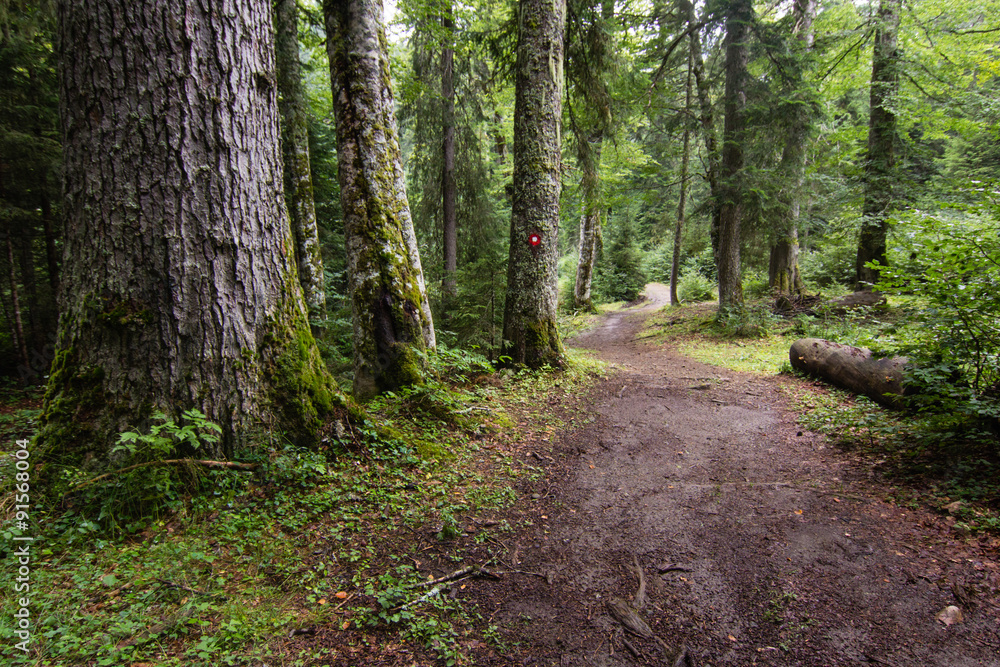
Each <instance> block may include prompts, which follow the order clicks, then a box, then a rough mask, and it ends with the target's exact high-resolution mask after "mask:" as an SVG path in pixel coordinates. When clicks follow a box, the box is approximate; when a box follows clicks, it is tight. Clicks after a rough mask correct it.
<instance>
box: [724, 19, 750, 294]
mask: <svg viewBox="0 0 1000 667" xmlns="http://www.w3.org/2000/svg"><path fill="white" fill-rule="evenodd" d="M752 21H753V3H752V2H750V0H732V2H730V4H729V10H728V15H727V17H726V39H725V45H726V98H725V116H726V117H725V126H724V130H723V145H722V163H721V168H722V174H721V184H720V195H721V197H722V200H721V202H719V250H718V254H717V256H716V264H717V266H718V270H719V310H720V311H723V310H727V309H738V308H742V307H743V283H742V266H741V259H740V241H741V237H742V223H743V220H742V219H743V182H742V181H743V143H744V141H745V134H746V128H745V124H746V123H745V119H744V109H745V107H746V80H747V65H748V62H749V50H748V48H747V43H748V41H749V38H750V25H751V23H752Z"/></svg>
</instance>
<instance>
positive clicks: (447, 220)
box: [441, 2, 458, 311]
mask: <svg viewBox="0 0 1000 667" xmlns="http://www.w3.org/2000/svg"><path fill="white" fill-rule="evenodd" d="M441 24H442V26H443V27H444V30H445V34H446V39H447V42H446V45H445V47H444V49H443V50H442V51H441V97H442V98H443V99H442V102H443V108H442V119H441V121H442V134H443V140H442V146H441V153H442V157H443V158H444V160H443V172H442V174H441V216H442V222H443V224H444V281H443V284H442V287H443V288H444V289H443V293H444V302H445V310H446V311H448V310H450V309H451V307H452V306H453V302H454V300H455V297H456V296H457V295H458V283H457V282H456V272H457V271H458V225H457V217H456V213H457V212H456V209H455V201H456V196H457V193H456V186H455V49H454V48H453V46H452V44H453V43H454V38H453V36H452V33H453V31H454V29H455V21H454V18H453V14H452V6H451V3H450V2H449V3H448V4H447V6H446V8H445V11H444V16H442V17H441Z"/></svg>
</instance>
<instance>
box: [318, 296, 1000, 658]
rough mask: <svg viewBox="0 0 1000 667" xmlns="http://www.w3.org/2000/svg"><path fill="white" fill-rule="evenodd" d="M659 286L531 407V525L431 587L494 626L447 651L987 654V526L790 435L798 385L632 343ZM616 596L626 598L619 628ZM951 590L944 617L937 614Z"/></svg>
mask: <svg viewBox="0 0 1000 667" xmlns="http://www.w3.org/2000/svg"><path fill="white" fill-rule="evenodd" d="M665 290H666V288H665V287H663V286H662V285H652V286H650V287H649V288H648V289H647V296H648V297H649V298H648V300H647V301H646V302H645V303H643V304H641V305H640V306H638V307H633V308H630V309H626V310H623V311H619V312H615V313H611V314H610V315H607V316H605V317H604V319H603V320H602V321H601V323H600V324H599V326H597V327H596V328H594V329H592V330H590V331H589V332H586V333H584V334H582V335H579V336H577V337H576V338H575V339H573V340H571V341H570V345H571V346H574V347H578V348H585V349H589V350H593V351H594V352H595V353H596V354H597V355H598V356H599V357H600V358H601V359H604V360H606V361H608V362H610V363H612V364H614V366H615V367H616V369H617V370H616V371H615V372H614V373H612V374H611V375H609V376H608V377H607V378H606V379H605V380H603V381H601V382H600V383H599V384H598V385H597V386H596V387H594V388H593V390H592V391H591V392H590V393H589V395H585V396H582V397H580V398H579V399H578V400H579V401H580V405H578V406H575V409H574V408H573V406H565V405H549V406H546V405H542V406H539V407H538V409H540V410H555V411H559V410H562V411H565V414H566V415H568V416H567V421H568V427H567V428H566V429H565V430H563V432H561V433H559V434H558V435H557V437H554V438H552V441H551V442H550V443H543V442H539V443H537V448H536V449H535V450H534V451H530V452H527V453H526V455H527V456H529V457H534V458H535V459H537V460H538V461H539V462H541V464H542V465H543V466H544V467H545V475H544V476H543V477H542V478H541V479H540V480H537V481H535V482H533V486H532V487H530V488H525V489H522V492H523V493H526V494H527V497H530V498H531V500H530V501H529V502H528V504H529V505H530V507H528V508H526V509H525V508H523V507H522V508H521V509H518V510H517V511H518V512H522V513H523V514H524V515H525V516H528V517H529V518H530V519H531V520H530V521H524V520H523V519H524V517H521V519H522V520H521V521H520V523H519V524H518V525H521V526H526V527H524V528H522V529H520V530H519V531H517V532H515V533H513V534H509V535H508V536H507V537H506V538H505V542H504V544H503V547H504V551H505V557H504V558H503V559H502V562H501V563H500V564H499V565H498V566H497V568H496V569H498V570H504V571H505V572H504V574H503V576H502V577H500V578H498V579H491V578H486V577H483V578H478V579H474V580H466V582H464V583H462V584H461V585H458V584H456V585H455V586H454V587H453V589H452V591H451V594H452V595H453V596H455V597H457V598H459V599H464V600H465V601H466V603H473V604H474V605H475V606H476V608H477V609H478V614H479V615H480V616H481V617H482V623H483V624H484V625H486V624H488V625H491V626H495V628H498V630H499V633H498V634H499V636H494V637H492V641H490V642H472V643H471V645H468V646H467V647H466V648H467V649H471V651H470V652H471V654H472V655H473V656H474V663H475V664H477V665H601V666H618V665H621V666H624V665H683V664H689V665H699V666H701V667H708V666H710V665H816V666H819V665H823V666H830V665H863V664H872V665H893V666H897V667H909V666H914V665H921V666H930V665H941V666H944V665H948V666H950V667H960V666H967V665H1000V638H998V629H1000V597H998V588H1000V565H998V551H997V543H998V541H997V540H996V539H995V538H991V537H981V538H977V537H966V536H963V535H962V534H961V532H959V531H956V530H953V528H952V526H951V525H950V524H953V523H954V521H953V520H952V521H949V519H948V517H947V516H944V515H942V514H940V513H935V512H932V511H930V510H928V509H925V508H921V507H912V508H907V507H903V506H900V505H897V504H895V503H894V502H892V500H891V499H890V498H891V494H890V493H889V492H888V489H887V486H886V484H885V483H884V482H883V481H881V480H880V479H879V478H878V477H877V476H876V475H875V474H874V473H873V472H872V469H871V467H870V466H869V465H867V464H866V463H863V462H862V461H860V460H858V459H857V458H856V457H853V456H852V455H851V453H850V452H845V451H842V450H839V449H837V448H833V447H831V446H830V445H829V444H828V443H827V440H826V438H825V437H824V436H821V435H818V434H814V433H811V432H808V431H803V429H802V428H801V427H800V426H798V425H797V424H796V414H795V412H794V411H793V406H792V401H791V400H790V396H792V395H794V394H795V393H796V391H802V390H803V389H802V388H803V387H804V386H805V385H807V384H808V383H807V382H806V381H804V380H801V379H798V378H795V377H792V376H787V375H781V376H779V375H772V376H764V375H751V374H744V373H738V372H734V371H730V370H726V369H722V368H719V367H715V366H708V365H703V364H700V363H698V362H695V361H692V360H691V359H688V358H685V357H683V356H680V355H679V354H677V353H676V352H675V351H674V350H672V349H670V347H663V346H659V345H656V344H652V343H649V342H643V341H641V340H638V339H637V334H639V332H640V331H641V330H642V326H643V322H644V320H645V318H647V317H648V316H649V314H651V313H653V312H654V311H655V310H657V309H658V308H660V307H661V306H662V305H664V303H665V302H666V298H667V293H666V291H665ZM550 403H551V402H550ZM581 408H582V410H581ZM573 424H576V426H574V425H573ZM546 446H550V447H549V449H543V447H546ZM524 504H525V503H518V506H522V505H524ZM512 511H513V510H512ZM472 546H473V545H470V547H472ZM494 546H495V545H494ZM479 549H480V551H481V552H482V553H481V554H479V555H480V557H481V558H482V560H481V561H479V562H487V561H488V560H489V558H490V557H491V554H490V552H491V551H492V552H493V555H492V557H493V559H494V560H493V562H494V563H496V555H495V548H494V547H491V546H490V545H488V544H484V545H482V546H481V547H479ZM475 559H476V549H475V548H474V547H473V548H471V549H469V550H468V551H466V553H465V555H464V562H474V561H475ZM454 560H455V559H454V558H453V559H452V560H450V561H449V560H447V559H442V560H441V561H440V562H435V561H434V560H433V559H432V558H429V559H428V562H426V563H423V564H421V566H422V568H423V569H425V570H426V571H427V572H428V573H429V574H430V575H435V574H441V573H445V572H447V571H448V570H449V567H451V568H453V567H454ZM633 564H637V565H638V567H639V568H641V570H642V573H643V579H644V581H645V585H644V593H645V596H644V597H645V603H644V604H643V601H642V600H641V599H640V600H639V601H637V602H638V604H634V603H633V602H632V601H633V597H634V596H635V594H636V593H637V587H638V584H639V578H638V576H637V574H638V572H637V571H636V570H635V568H634V565H633ZM616 598H617V602H616V603H615V602H612V601H613V600H614V599H616ZM616 604H617V608H618V609H619V610H623V609H624V611H625V612H628V609H629V606H630V605H634V606H638V607H641V609H639V610H633V611H636V613H637V614H638V617H639V619H640V622H639V624H638V628H633V630H635V629H638V634H636V633H635V632H634V631H633V632H628V631H626V630H624V628H623V624H622V623H621V622H620V621H619V620H618V619H617V618H616V616H615V615H614V614H613V613H611V612H612V607H614V606H615V605H616ZM623 605H624V606H623ZM951 605H954V606H956V607H958V608H959V609H960V610H961V613H962V615H963V617H964V620H963V621H962V622H960V623H954V624H950V625H946V624H945V622H943V621H942V620H939V619H938V618H937V616H938V614H939V612H941V611H942V610H944V609H945V608H946V607H949V606H951ZM621 615H622V614H621V612H619V616H621ZM643 621H644V622H645V624H647V627H642V622H643ZM633 622H634V617H633ZM647 630H649V631H651V636H647V637H643V636H640V635H642V634H646V633H647ZM317 639H318V638H317ZM682 653H683V655H682ZM385 657H388V656H385ZM415 657H416V656H413V657H412V658H410V659H407V660H406V661H404V662H399V663H397V662H395V661H394V660H390V662H385V663H381V661H379V662H380V663H381V664H406V665H411V664H418V663H417V662H414V661H413V658H415ZM370 664H375V663H370Z"/></svg>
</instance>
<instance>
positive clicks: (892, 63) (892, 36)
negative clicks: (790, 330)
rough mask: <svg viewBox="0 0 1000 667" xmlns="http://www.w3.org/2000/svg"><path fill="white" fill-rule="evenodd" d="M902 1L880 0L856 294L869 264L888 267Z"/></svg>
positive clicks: (871, 278) (869, 275)
mask: <svg viewBox="0 0 1000 667" xmlns="http://www.w3.org/2000/svg"><path fill="white" fill-rule="evenodd" d="M900 8H901V2H900V0H881V3H880V5H879V11H878V24H877V27H876V29H875V46H874V49H873V52H872V82H871V92H870V100H871V102H870V107H871V112H870V116H869V118H868V156H867V158H866V160H865V177H864V203H863V204H862V211H861V213H862V217H861V235H860V237H859V239H858V256H857V261H856V263H855V274H856V276H857V284H856V286H855V289H856V290H858V291H863V290H869V291H870V290H871V289H872V288H873V287H874V285H875V283H877V282H878V281H879V277H880V271H879V270H878V269H873V268H869V267H868V266H866V264H868V263H869V262H873V261H874V262H878V263H879V264H881V265H883V266H884V265H886V234H887V232H888V229H889V223H888V217H889V213H890V212H891V210H892V207H893V203H894V200H895V196H894V192H893V184H894V179H895V175H896V149H895V144H896V114H895V112H894V111H893V109H894V108H895V104H896V98H897V96H898V94H899V50H898V48H897V38H898V37H897V36H898V34H899V22H900Z"/></svg>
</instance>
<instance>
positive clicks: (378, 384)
mask: <svg viewBox="0 0 1000 667" xmlns="http://www.w3.org/2000/svg"><path fill="white" fill-rule="evenodd" d="M323 7H324V14H325V18H326V34H327V51H328V53H329V56H330V79H331V82H332V86H333V108H334V113H335V115H336V120H337V158H338V163H339V180H340V193H341V195H340V196H341V207H342V208H343V211H344V237H345V240H346V244H347V275H348V288H349V292H350V299H351V313H352V317H353V322H354V394H355V396H357V397H359V398H367V397H370V396H373V395H374V394H376V393H378V392H381V391H389V390H393V389H397V388H399V387H403V386H407V385H412V384H417V383H420V382H421V381H422V379H423V374H424V365H425V363H424V362H425V352H426V350H427V349H429V348H433V347H434V324H433V321H432V319H431V310H430V305H429V303H428V301H427V291H426V289H425V286H424V276H423V271H422V269H421V267H420V253H419V251H418V249H417V239H416V235H415V234H414V231H413V220H412V218H411V217H410V207H409V204H408V202H407V199H406V187H405V181H404V176H403V165H402V157H401V154H400V149H399V134H398V130H397V128H396V117H395V108H394V102H393V95H392V88H391V83H390V75H389V55H388V53H387V51H386V37H385V26H384V24H383V16H382V3H381V0H326V2H324V5H323Z"/></svg>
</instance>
